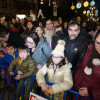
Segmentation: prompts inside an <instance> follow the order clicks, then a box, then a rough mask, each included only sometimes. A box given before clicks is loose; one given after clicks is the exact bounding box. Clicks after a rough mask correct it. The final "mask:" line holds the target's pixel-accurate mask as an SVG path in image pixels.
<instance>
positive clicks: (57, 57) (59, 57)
mask: <svg viewBox="0 0 100 100" xmlns="http://www.w3.org/2000/svg"><path fill="white" fill-rule="evenodd" d="M52 58H53V59H61V58H63V57H61V56H52Z"/></svg>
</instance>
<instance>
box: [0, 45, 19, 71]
mask: <svg viewBox="0 0 100 100" xmlns="http://www.w3.org/2000/svg"><path fill="white" fill-rule="evenodd" d="M6 48H7V54H5V56H4V57H3V58H2V59H0V68H1V69H4V70H8V68H9V64H10V63H11V61H12V60H14V59H15V58H17V57H18V51H17V49H16V46H15V45H13V44H11V43H9V44H7V46H6Z"/></svg>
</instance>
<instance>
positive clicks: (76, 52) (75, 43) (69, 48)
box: [65, 36, 87, 75]
mask: <svg viewBox="0 0 100 100" xmlns="http://www.w3.org/2000/svg"><path fill="white" fill-rule="evenodd" d="M86 49H87V43H86V42H85V40H84V38H83V37H80V36H78V37H77V38H76V39H74V40H70V39H69V37H68V38H66V45H65V56H66V57H67V59H68V61H69V62H70V63H71V64H72V74H73V75H74V74H75V72H76V68H77V66H78V65H79V64H80V62H81V61H82V59H83V56H84V54H85V51H86Z"/></svg>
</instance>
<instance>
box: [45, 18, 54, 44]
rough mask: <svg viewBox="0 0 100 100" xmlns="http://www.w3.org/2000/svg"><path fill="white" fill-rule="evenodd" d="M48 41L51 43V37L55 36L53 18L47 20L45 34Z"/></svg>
mask: <svg viewBox="0 0 100 100" xmlns="http://www.w3.org/2000/svg"><path fill="white" fill-rule="evenodd" d="M44 36H45V37H46V40H47V42H48V43H49V41H50V39H51V37H52V36H53V22H52V21H51V19H49V20H47V21H46V28H45V35H44Z"/></svg>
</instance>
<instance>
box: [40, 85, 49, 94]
mask: <svg viewBox="0 0 100 100" xmlns="http://www.w3.org/2000/svg"><path fill="white" fill-rule="evenodd" d="M41 88H42V91H43V92H46V91H48V87H47V86H46V84H45V83H42V84H41Z"/></svg>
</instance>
